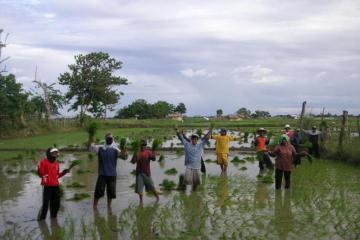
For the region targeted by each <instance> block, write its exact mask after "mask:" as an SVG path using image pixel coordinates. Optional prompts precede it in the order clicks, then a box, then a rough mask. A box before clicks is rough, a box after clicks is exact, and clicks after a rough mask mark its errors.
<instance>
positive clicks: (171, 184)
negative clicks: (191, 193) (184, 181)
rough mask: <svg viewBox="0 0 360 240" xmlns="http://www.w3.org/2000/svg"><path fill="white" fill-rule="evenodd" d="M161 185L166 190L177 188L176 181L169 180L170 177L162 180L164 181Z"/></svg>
mask: <svg viewBox="0 0 360 240" xmlns="http://www.w3.org/2000/svg"><path fill="white" fill-rule="evenodd" d="M160 186H161V187H162V189H163V190H165V191H171V190H175V188H176V183H175V182H174V181H171V180H168V179H164V180H163V181H162V183H161V184H160Z"/></svg>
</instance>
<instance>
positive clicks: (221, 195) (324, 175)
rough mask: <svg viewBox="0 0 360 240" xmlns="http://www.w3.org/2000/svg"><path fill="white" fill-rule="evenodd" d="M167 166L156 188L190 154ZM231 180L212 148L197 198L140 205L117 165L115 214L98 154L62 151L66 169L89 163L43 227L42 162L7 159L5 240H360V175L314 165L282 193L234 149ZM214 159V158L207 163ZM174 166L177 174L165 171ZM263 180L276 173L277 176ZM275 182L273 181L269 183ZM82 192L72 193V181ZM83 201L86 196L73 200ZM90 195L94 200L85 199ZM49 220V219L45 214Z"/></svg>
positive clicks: (187, 195)
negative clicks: (100, 192) (104, 191)
mask: <svg viewBox="0 0 360 240" xmlns="http://www.w3.org/2000/svg"><path fill="white" fill-rule="evenodd" d="M164 156H165V159H164V160H163V161H162V162H158V161H156V162H152V163H151V168H152V176H153V180H154V183H155V185H156V186H157V187H158V188H161V186H159V184H160V183H161V182H162V181H163V180H164V179H165V178H166V179H168V180H172V181H174V182H175V183H177V181H178V180H177V179H178V176H179V174H180V173H183V172H184V156H183V155H182V156H180V155H177V154H175V153H171V152H167V153H164ZM235 156H238V157H239V158H240V159H242V160H244V161H240V162H239V163H236V164H234V163H230V165H229V172H228V176H227V177H224V176H220V168H219V166H218V165H217V164H216V163H214V162H213V160H215V154H214V152H212V151H206V152H205V155H204V159H205V160H207V161H206V167H207V174H206V176H203V178H202V181H203V182H202V187H201V189H200V190H198V191H197V192H191V191H190V189H187V191H185V192H179V191H175V190H173V191H165V190H163V195H162V196H161V198H160V202H159V203H155V198H154V197H152V196H150V195H146V196H145V197H144V205H143V206H139V204H138V196H137V195H136V194H135V193H134V189H133V188H132V185H133V184H134V183H135V176H134V175H133V174H132V173H131V172H132V171H133V170H134V168H135V165H133V164H131V163H130V162H129V160H127V161H125V160H121V159H119V160H118V169H117V170H118V176H117V198H116V200H114V201H113V208H112V211H108V210H107V208H106V199H101V200H100V202H99V210H98V211H95V212H94V211H93V209H92V196H93V190H94V186H95V182H96V178H97V160H96V158H95V156H94V155H93V154H87V153H63V154H62V155H61V157H60V160H61V162H62V163H61V169H63V168H65V167H68V166H69V162H70V161H72V160H74V159H80V160H82V163H81V165H80V166H76V167H74V169H73V170H72V171H71V173H70V174H68V175H66V176H65V177H63V178H62V180H61V184H62V186H63V188H64V196H63V198H62V202H61V205H62V206H61V209H60V212H59V215H58V221H56V222H55V221H50V219H49V218H48V219H47V220H46V221H45V222H42V223H38V222H37V221H36V216H37V213H38V210H39V208H40V206H41V201H42V187H41V186H40V179H39V178H38V177H37V175H35V174H34V173H32V172H31V171H30V170H32V169H35V167H36V164H37V162H38V160H39V159H40V157H41V156H38V155H37V154H34V153H29V154H27V155H25V154H24V156H22V159H11V160H1V162H0V166H1V170H2V171H1V172H0V183H1V184H0V216H1V217H0V239H24V238H28V239H179V238H180V239H219V238H223V239H227V238H233V239H249V238H250V239H359V238H360V169H358V168H354V167H351V166H349V165H345V164H342V163H338V162H332V161H325V160H314V161H313V163H312V164H310V163H309V162H307V160H304V161H303V164H302V165H301V166H300V167H298V168H297V169H295V170H294V172H293V175H292V189H291V190H287V191H285V190H282V191H275V190H274V184H273V183H264V182H263V180H264V178H258V177H257V175H258V173H259V172H258V167H257V162H256V161H254V156H253V155H243V154H240V153H238V152H235V151H232V152H231V153H230V157H229V159H230V160H232V159H233V158H234V157H235ZM210 160H212V161H210ZM171 168H175V169H176V170H177V173H176V174H174V175H168V174H165V171H166V170H168V169H171ZM264 175H268V176H272V175H273V173H272V172H266V173H264ZM269 179H270V182H271V177H270V178H267V181H265V182H269ZM74 183H75V186H77V188H74V187H71V186H70V185H71V184H74ZM76 193H78V194H84V196H85V198H84V199H79V200H78V201H74V200H70V199H71V198H73V197H74V195H75V194H76ZM87 194H88V195H87ZM48 217H49V216H48Z"/></svg>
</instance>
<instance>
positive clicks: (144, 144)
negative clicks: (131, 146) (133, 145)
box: [140, 139, 147, 149]
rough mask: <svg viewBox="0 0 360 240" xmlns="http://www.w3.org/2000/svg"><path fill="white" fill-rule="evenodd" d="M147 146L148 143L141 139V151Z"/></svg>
mask: <svg viewBox="0 0 360 240" xmlns="http://www.w3.org/2000/svg"><path fill="white" fill-rule="evenodd" d="M146 146H147V141H146V140H145V139H141V140H140V147H141V149H144V148H146Z"/></svg>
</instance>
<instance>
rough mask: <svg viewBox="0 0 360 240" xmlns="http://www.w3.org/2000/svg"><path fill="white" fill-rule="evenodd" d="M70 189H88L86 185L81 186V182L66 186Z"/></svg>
mask: <svg viewBox="0 0 360 240" xmlns="http://www.w3.org/2000/svg"><path fill="white" fill-rule="evenodd" d="M66 187H68V188H84V187H86V186H85V185H84V184H81V183H79V182H73V183H71V184H68V185H66Z"/></svg>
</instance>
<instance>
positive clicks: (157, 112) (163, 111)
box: [151, 101, 175, 118]
mask: <svg viewBox="0 0 360 240" xmlns="http://www.w3.org/2000/svg"><path fill="white" fill-rule="evenodd" d="M151 110H152V111H151V112H152V113H153V117H155V118H165V117H166V116H167V115H168V114H170V113H173V112H174V110H175V106H174V105H172V104H170V103H168V102H165V101H158V102H156V103H154V104H153V105H152V106H151Z"/></svg>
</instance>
